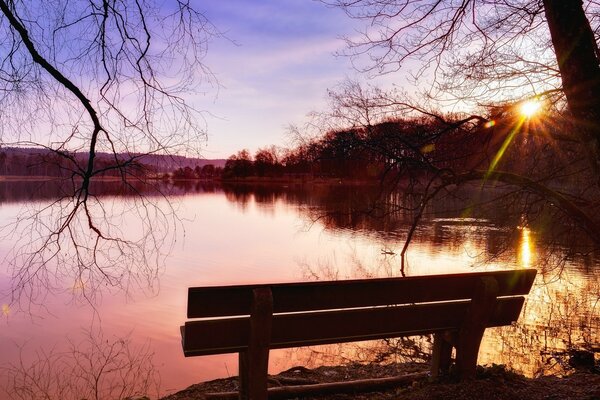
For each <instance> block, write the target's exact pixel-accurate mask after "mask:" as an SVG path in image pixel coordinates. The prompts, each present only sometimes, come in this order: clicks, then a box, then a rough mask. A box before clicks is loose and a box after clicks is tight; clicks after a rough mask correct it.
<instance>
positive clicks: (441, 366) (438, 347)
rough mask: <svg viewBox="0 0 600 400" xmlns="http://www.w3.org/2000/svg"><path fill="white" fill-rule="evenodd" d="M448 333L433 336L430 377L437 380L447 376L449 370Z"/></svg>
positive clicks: (449, 340)
mask: <svg viewBox="0 0 600 400" xmlns="http://www.w3.org/2000/svg"><path fill="white" fill-rule="evenodd" d="M449 335H451V333H450V332H440V333H436V334H434V335H433V351H432V354H431V377H432V378H434V379H435V378H438V377H439V376H440V375H447V374H448V372H449V370H450V361H451V357H452V343H451V339H452V338H451V337H449Z"/></svg>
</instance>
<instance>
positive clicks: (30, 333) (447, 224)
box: [0, 182, 600, 393]
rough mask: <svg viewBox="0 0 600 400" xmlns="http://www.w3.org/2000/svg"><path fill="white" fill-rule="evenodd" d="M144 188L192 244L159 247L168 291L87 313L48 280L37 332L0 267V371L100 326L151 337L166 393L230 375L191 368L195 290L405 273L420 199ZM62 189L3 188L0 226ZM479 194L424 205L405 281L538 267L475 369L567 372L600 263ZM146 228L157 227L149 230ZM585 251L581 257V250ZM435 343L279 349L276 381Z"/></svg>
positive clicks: (417, 352)
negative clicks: (25, 345) (183, 336)
mask: <svg viewBox="0 0 600 400" xmlns="http://www.w3.org/2000/svg"><path fill="white" fill-rule="evenodd" d="M52 185H54V186H52ZM116 186H117V187H115V185H114V184H110V183H106V182H103V183H101V184H99V185H98V186H97V187H96V188H95V189H96V193H97V194H98V195H99V197H100V198H102V199H103V200H105V204H109V203H107V202H106V200H107V199H110V204H111V207H113V206H114V207H115V209H121V208H123V207H126V206H127V205H128V204H129V202H128V199H129V197H128V196H129V195H128V191H127V189H123V188H119V187H118V186H119V185H116ZM40 188H43V189H40ZM50 188H52V189H50ZM475 189H476V188H475ZM475 189H473V190H475ZM140 190H146V192H144V193H146V194H147V195H148V196H150V197H152V196H157V197H158V196H163V195H166V196H168V198H169V199H171V200H172V201H173V200H175V199H176V200H177V201H178V202H179V209H178V213H179V217H180V218H181V220H182V221H184V224H185V229H184V231H183V232H185V238H182V237H181V236H180V237H177V238H176V239H177V240H172V238H165V241H167V242H169V243H174V245H173V246H174V247H173V251H172V254H171V255H170V256H169V257H168V258H167V259H166V261H165V268H164V269H163V270H160V271H155V272H154V274H153V280H152V281H149V282H150V284H152V285H154V286H153V287H155V288H158V287H160V291H159V290H155V291H152V290H150V291H148V290H147V291H145V292H143V291H141V290H139V289H137V288H133V287H131V288H130V290H129V292H128V293H126V294H123V293H116V292H115V291H114V290H111V288H107V287H95V288H94V289H95V290H98V291H100V292H102V293H105V296H100V297H101V302H99V303H98V304H97V305H96V306H95V307H94V308H93V309H91V308H90V307H89V306H82V305H80V304H75V303H73V301H72V296H73V293H74V292H75V293H78V292H81V291H82V290H83V289H87V287H86V281H85V280H83V279H79V280H78V279H77V277H76V276H71V277H66V276H65V277H61V280H60V281H56V282H53V283H54V284H56V285H57V286H59V287H60V288H61V289H62V290H61V293H59V294H57V295H56V297H51V296H48V297H47V298H44V303H43V306H44V308H45V309H46V310H47V314H45V315H44V320H43V322H40V320H36V322H35V324H37V325H34V323H32V321H31V318H29V317H27V316H25V317H23V315H21V314H20V313H19V312H18V310H14V309H13V307H12V306H11V305H10V304H11V303H10V301H9V298H10V284H11V282H10V277H9V276H8V274H7V273H6V269H2V270H0V296H2V297H0V304H2V319H1V320H0V323H1V324H2V326H1V327H0V332H2V333H1V335H2V340H1V341H0V354H3V357H5V360H8V361H11V360H17V359H18V357H19V355H18V351H16V348H15V343H20V342H22V341H23V340H28V341H29V343H30V345H31V346H33V347H34V348H35V347H36V346H40V348H44V347H45V346H49V345H54V344H57V343H58V344H57V346H58V347H60V346H61V344H60V343H62V342H61V340H63V341H64V338H65V336H67V335H68V334H69V333H71V332H76V331H78V330H80V329H81V327H82V326H83V327H87V326H89V325H90V324H97V323H98V320H101V323H102V327H103V329H104V330H105V331H106V332H109V331H110V335H113V336H114V335H116V336H123V335H126V334H127V333H128V332H131V329H132V328H133V327H135V331H134V332H133V333H132V340H135V341H136V343H140V342H141V343H145V341H146V340H148V339H149V338H150V339H151V340H152V346H153V349H154V351H155V353H156V358H157V359H159V360H160V362H161V365H162V367H161V368H160V371H159V372H160V373H161V376H162V379H161V380H162V382H163V390H162V393H165V392H167V391H172V390H176V389H181V388H183V387H184V386H186V385H189V384H192V383H195V382H197V381H199V380H204V379H212V378H217V377H223V376H228V375H231V374H235V371H236V370H237V365H236V357H235V356H224V357H206V358H205V357H196V358H191V359H184V358H183V355H182V353H181V348H180V338H179V332H178V326H179V325H180V324H181V323H182V321H184V320H185V319H186V317H185V309H186V297H185V296H186V290H187V288H188V287H190V286H203V285H218V284H240V283H256V282H277V281H298V280H315V279H348V278H362V277H386V276H398V275H400V257H399V252H400V250H401V248H402V244H403V243H404V240H405V238H406V234H407V232H408V230H409V229H410V226H411V222H412V219H413V218H414V216H415V210H416V207H417V206H418V204H419V202H420V197H419V196H418V195H414V194H410V193H400V192H395V193H382V192H381V190H380V189H379V188H378V187H377V186H373V187H362V186H361V187H358V186H350V187H344V186H337V185H336V186H333V187H328V186H324V185H313V186H310V185H304V186H300V185H298V186H294V185H289V186H282V185H280V186H269V185H259V186H251V185H238V186H236V185H224V186H221V185H218V184H214V183H206V182H179V183H177V185H168V184H166V183H163V182H157V183H156V185H155V186H154V188H153V189H152V188H148V187H146V188H145V189H140ZM63 192H64V189H61V187H60V185H57V184H56V183H53V184H47V186H43V185H42V186H40V184H37V183H36V184H34V185H33V186H28V184H22V183H15V184H13V183H7V182H0V202H1V204H2V213H0V216H1V217H2V218H8V216H14V215H16V213H17V212H18V210H19V207H20V206H21V205H24V204H28V202H36V201H45V200H47V199H50V198H56V197H58V196H60V195H61V193H63ZM477 196H479V194H477V193H476V190H475V192H473V191H472V192H468V191H467V192H463V193H452V195H448V196H445V197H442V198H441V199H440V200H439V201H437V202H432V203H431V204H429V205H428V207H427V209H426V210H425V213H424V215H423V219H422V221H421V222H422V223H421V224H420V225H419V226H418V228H417V231H416V234H415V236H414V239H413V241H412V243H411V245H410V247H409V251H408V257H407V268H406V273H407V274H408V275H420V274H438V273H447V272H455V271H474V270H477V271H480V270H489V269H506V268H522V267H529V266H532V267H535V268H538V269H539V271H540V273H539V275H538V279H537V281H536V283H535V286H534V288H533V289H532V292H531V294H530V295H529V297H528V300H527V303H526V305H525V308H524V311H523V314H522V316H521V318H520V320H519V322H518V324H517V325H515V326H513V327H506V328H499V329H493V330H489V331H488V332H487V334H486V337H485V339H484V345H483V348H482V351H481V356H480V362H484V363H491V362H495V363H504V364H508V365H510V366H512V367H513V368H515V369H517V370H519V371H521V372H524V373H526V374H528V375H535V374H540V373H548V372H556V371H558V370H559V369H560V367H561V363H560V362H558V361H557V360H559V359H560V357H561V354H562V353H563V352H564V351H566V350H570V349H593V348H595V347H600V346H599V343H600V337H599V332H600V316H599V314H600V313H599V312H598V311H599V307H600V295H599V293H600V282H599V273H598V267H599V266H600V261H599V260H600V257H599V254H598V253H597V252H594V251H593V250H592V249H590V248H587V247H585V240H583V239H581V238H580V237H578V236H576V235H563V233H564V231H563V228H562V227H561V225H560V224H559V223H551V222H550V221H551V220H550V219H548V218H539V219H538V220H535V221H531V222H530V223H528V224H524V222H523V217H522V215H521V214H519V213H517V212H515V209H513V208H512V207H511V206H510V205H503V204H499V203H497V202H496V203H493V202H492V199H487V198H481V197H479V198H478V200H480V201H482V202H484V203H486V204H488V205H490V207H483V208H475V207H472V206H471V199H473V198H475V197H477ZM382 198H383V199H384V200H385V201H383V202H382V201H381V200H382ZM11 202H12V203H11ZM492 204H494V207H496V210H495V211H494V207H492V206H491V205H492ZM114 223H115V225H118V226H123V227H127V229H131V230H132V232H135V231H136V229H138V230H139V226H140V221H138V220H137V219H135V218H133V219H131V218H122V219H120V220H118V221H115V222H114ZM146 223H148V224H150V225H152V223H153V221H146ZM19 234H21V233H19ZM577 243H580V244H581V245H582V246H576V245H574V244H577ZM11 246H12V242H9V241H4V242H2V243H0V250H1V251H2V257H3V256H4V255H5V254H6V252H7V249H10V247H11ZM3 267H6V265H3ZM135 272H136V271H132V273H135ZM159 280H160V286H159V284H158V283H159ZM90 320H92V321H91V322H90ZM41 323H43V325H42V327H41V328H40V324H41ZM32 326H35V329H32ZM111 337H112V336H111ZM407 340H408V341H407ZM428 346H430V341H428V338H423V339H412V338H411V339H401V340H400V339H398V340H389V341H384V342H377V343H375V344H373V343H361V344H359V345H358V346H354V347H351V346H330V347H328V348H317V349H312V351H311V350H290V351H276V352H274V353H273V362H272V365H271V367H272V368H271V371H272V372H277V370H281V369H284V368H288V367H291V366H293V365H294V364H295V365H297V364H305V365H310V363H309V361H312V362H314V363H322V362H328V363H337V362H340V361H347V360H350V359H358V360H360V361H378V362H389V361H398V360H405V359H413V360H418V359H422V358H423V357H425V356H426V354H428V353H427V351H426V350H427V349H428ZM290 363H291V364H292V365H290ZM563 364H564V363H563ZM313 365H314V364H313Z"/></svg>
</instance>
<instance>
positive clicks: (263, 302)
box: [239, 287, 273, 400]
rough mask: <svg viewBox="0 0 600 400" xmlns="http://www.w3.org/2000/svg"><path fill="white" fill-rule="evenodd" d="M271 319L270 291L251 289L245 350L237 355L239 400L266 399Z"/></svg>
mask: <svg viewBox="0 0 600 400" xmlns="http://www.w3.org/2000/svg"><path fill="white" fill-rule="evenodd" d="M272 319H273V295H272V293H271V289H270V288H269V287H258V288H256V289H254V291H253V299H252V307H251V310H250V333H249V335H250V336H249V340H248V350H247V351H244V352H240V353H239V379H240V392H239V395H240V396H239V397H240V399H243V400H266V399H267V379H268V369H269V343H270V342H271V325H272Z"/></svg>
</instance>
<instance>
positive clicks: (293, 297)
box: [182, 269, 536, 356]
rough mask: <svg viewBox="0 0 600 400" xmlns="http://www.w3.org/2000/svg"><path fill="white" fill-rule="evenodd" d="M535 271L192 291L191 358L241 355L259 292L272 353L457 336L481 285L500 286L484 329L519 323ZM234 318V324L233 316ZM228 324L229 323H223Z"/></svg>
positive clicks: (187, 331)
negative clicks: (264, 294) (267, 299)
mask: <svg viewBox="0 0 600 400" xmlns="http://www.w3.org/2000/svg"><path fill="white" fill-rule="evenodd" d="M535 274H536V271H535V270H533V269H524V270H514V271H492V272H480V273H469V274H447V275H431V276H419V277H407V278H382V279H361V280H345V281H326V282H324V281H319V282H303V283H283V284H272V285H239V286H214V287H201V288H190V289H189V291H188V309H187V314H188V318H218V319H205V320H200V321H190V322H187V323H186V324H185V326H184V327H182V334H183V336H184V337H183V343H184V353H185V355H186V356H192V355H205V354H220V353H227V352H238V351H242V350H243V349H244V348H245V347H246V346H247V344H248V331H249V326H250V325H249V324H250V321H249V320H250V318H249V316H248V315H249V314H250V312H251V309H252V304H253V298H254V297H253V296H254V292H255V290H256V289H263V288H268V289H270V291H271V293H272V299H273V302H272V307H273V319H272V333H271V343H270V347H271V348H285V347H294V346H306V345H316V344H325V343H339V342H347V341H356V340H366V339H378V338H386V337H394V336H406V335H409V334H415V335H416V334H426V333H433V332H436V331H442V330H452V329H458V328H459V327H460V324H461V323H462V321H463V319H464V317H465V315H466V313H467V312H468V309H469V306H470V304H471V299H472V298H474V296H475V294H476V291H477V290H478V287H480V284H481V282H482V280H484V279H488V280H489V279H493V280H495V282H496V283H497V300H496V305H495V307H494V308H493V312H492V313H491V315H490V316H489V320H488V321H487V322H486V325H487V326H490V327H491V326H502V325H508V324H510V323H511V322H513V321H516V319H517V318H518V316H519V314H520V311H521V308H522V305H523V302H524V297H523V296H522V295H525V294H527V293H529V290H530V289H531V286H532V284H533V281H534V279H535ZM234 316H237V317H234ZM223 317H230V318H223Z"/></svg>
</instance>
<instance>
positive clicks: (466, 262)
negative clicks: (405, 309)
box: [224, 186, 600, 376]
mask: <svg viewBox="0 0 600 400" xmlns="http://www.w3.org/2000/svg"><path fill="white" fill-rule="evenodd" d="M224 190H225V191H226V192H227V193H228V196H227V198H228V200H230V201H232V202H243V203H244V204H246V206H247V205H248V204H249V203H251V202H252V201H254V202H257V203H258V202H269V203H270V204H274V203H275V202H276V201H277V200H278V199H280V200H282V201H284V202H285V203H293V204H296V205H297V207H298V209H299V210H300V212H301V215H302V216H303V217H304V218H305V220H306V221H307V222H308V223H316V222H318V223H319V224H321V225H322V226H324V227H325V229H327V230H330V231H332V232H333V234H337V235H341V234H345V232H348V231H350V232H352V233H353V234H358V235H360V236H361V237H363V238H368V240H370V241H376V242H378V243H379V244H380V248H381V254H380V257H376V256H375V257H374V256H373V254H369V255H367V256H365V252H364V251H360V250H356V249H354V250H353V251H352V252H353V256H352V257H351V262H350V265H346V266H344V267H341V268H340V265H338V264H337V263H335V262H334V263H324V262H323V261H318V262H316V263H314V264H313V265H310V264H308V263H305V264H304V266H303V267H304V271H305V272H304V277H305V279H324V280H325V279H344V278H365V277H382V276H397V275H398V273H399V261H398V260H397V252H398V249H399V248H401V246H402V243H403V241H404V240H405V237H406V233H407V231H408V229H409V227H410V223H411V221H412V218H413V217H414V210H415V206H414V204H415V203H416V202H417V203H418V201H419V198H418V196H413V195H411V194H407V193H396V194H393V195H389V196H388V197H387V199H388V200H391V201H389V202H387V203H384V206H382V202H381V197H380V196H381V193H380V192H379V191H378V188H376V187H373V188H364V187H361V188H356V187H333V188H324V187H317V188H310V189H308V190H307V189H305V188H304V187H302V188H288V190H286V191H281V190H279V189H271V188H270V187H261V188H260V189H259V190H260V193H261V194H260V195H258V194H257V193H256V192H254V191H253V190H250V188H249V187H248V186H245V187H243V188H239V187H235V186H232V187H226V188H224ZM378 196H379V197H378ZM473 197H475V195H473V194H469V193H466V194H465V193H463V195H461V196H452V197H446V198H443V200H442V201H434V202H432V203H431V204H430V205H429V206H428V209H427V212H426V216H425V218H424V220H423V222H422V224H421V225H420V226H419V227H418V228H417V235H416V236H415V239H414V241H413V243H412V245H411V247H410V251H409V267H408V270H407V272H408V274H410V275H421V274H430V273H445V272H450V271H472V270H473V269H477V270H481V269H498V268H501V269H505V268H531V267H537V268H539V269H540V272H541V274H539V275H538V279H537V281H536V283H535V286H534V288H533V289H532V291H531V293H530V295H529V296H528V299H527V302H526V305H525V307H524V311H523V314H522V317H521V319H520V320H519V321H518V323H517V324H516V325H515V326H512V327H504V328H496V329H491V330H488V332H487V333H486V337H485V339H484V344H483V347H482V351H481V356H480V362H487V363H502V364H506V365H508V366H510V367H512V368H514V369H515V370H517V371H519V372H522V373H524V374H526V375H529V376H535V375H541V374H549V373H565V372H567V370H568V368H569V364H568V362H567V359H568V357H569V354H570V352H572V351H574V350H582V349H584V350H588V351H595V352H597V353H598V352H600V312H599V311H600V284H599V280H598V279H599V273H598V267H599V266H600V262H599V258H598V255H597V253H596V252H595V251H594V249H593V248H590V247H587V242H586V240H585V238H583V237H580V236H577V235H573V233H572V232H571V233H570V234H569V235H565V234H564V230H563V227H562V225H561V223H560V222H561V221H560V220H558V221H556V220H554V221H553V220H552V219H548V218H549V217H548V216H545V219H544V220H543V223H537V224H536V223H531V224H530V226H523V221H524V218H523V216H522V215H521V214H520V213H516V212H512V211H511V210H510V207H506V206H505V204H502V203H498V202H494V204H493V207H491V208H490V207H482V208H474V207H472V206H471V205H470V204H469V201H468V200H466V199H469V198H473ZM478 200H479V201H482V202H483V203H485V201H484V200H485V199H481V198H479V199H478ZM378 202H379V203H378ZM488 203H490V204H491V203H492V202H488ZM465 210H466V211H465ZM457 214H458V216H456V215H457ZM538 217H539V219H541V217H540V216H538ZM554 227H557V228H556V229H554ZM382 255H383V256H382ZM400 342H401V341H400ZM397 343H398V341H396V344H397ZM418 343H419V344H420V346H423V347H424V348H425V349H426V348H427V347H428V346H429V345H430V342H429V341H427V340H424V341H421V342H418ZM402 344H403V345H406V343H402ZM400 347H401V346H400ZM423 347H422V348H423ZM390 348H394V349H395V350H397V349H398V348H399V347H398V346H394V345H393V343H392V341H386V342H385V343H384V344H383V345H382V343H381V342H377V343H375V344H373V343H370V344H359V345H335V346H324V347H319V348H317V349H312V350H310V351H303V350H300V351H295V352H294V356H293V359H295V360H297V361H299V362H300V363H303V362H305V363H308V364H310V363H312V364H313V365H318V364H319V363H332V364H335V363H339V362H343V361H345V360H348V359H360V360H363V361H381V360H384V359H385V360H387V361H407V360H413V361H414V359H415V354H414V353H413V354H409V355H407V354H403V353H402V352H401V351H393V352H392V351H390ZM408 348H409V349H410V348H411V346H408ZM303 352H305V353H306V354H305V356H304V358H303V357H302V356H301V355H302V354H304V353H303ZM389 354H395V355H396V357H397V358H395V359H393V360H390V359H387V358H386V355H389ZM424 354H425V355H426V354H428V353H427V352H421V353H420V355H421V356H422V355H424ZM416 358H419V357H416ZM421 359H423V357H421ZM289 366H290V365H289V364H288V365H285V367H289Z"/></svg>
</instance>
